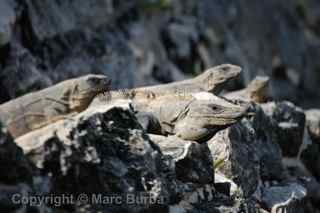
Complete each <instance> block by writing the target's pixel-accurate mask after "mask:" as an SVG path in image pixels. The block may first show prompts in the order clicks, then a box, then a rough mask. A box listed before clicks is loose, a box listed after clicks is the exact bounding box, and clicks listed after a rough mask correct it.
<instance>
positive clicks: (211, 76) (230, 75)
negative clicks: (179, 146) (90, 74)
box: [92, 64, 241, 106]
mask: <svg viewBox="0 0 320 213" xmlns="http://www.w3.org/2000/svg"><path fill="white" fill-rule="evenodd" d="M240 72H241V68H240V67H238V66H235V65H231V64H222V65H220V66H216V67H213V68H210V69H208V70H206V71H204V72H203V73H202V74H200V75H198V76H197V77H195V78H192V79H187V80H183V81H177V82H172V83H168V84H161V85H155V86H146V87H138V88H133V89H119V90H114V91H110V92H109V93H107V96H105V97H103V96H99V99H98V98H97V99H95V100H94V102H93V104H92V105H93V106H94V105H100V104H105V103H106V102H107V101H112V100H117V99H132V100H133V99H144V98H149V99H153V98H156V97H159V96H162V95H164V96H166V95H172V96H175V97H177V98H179V96H184V95H186V94H190V93H195V92H201V91H204V92H211V93H213V94H218V93H220V92H221V90H222V89H223V88H224V87H225V85H226V84H227V83H228V82H229V81H230V80H232V79H234V78H236V77H237V76H239V74H240ZM103 99H104V100H103Z"/></svg>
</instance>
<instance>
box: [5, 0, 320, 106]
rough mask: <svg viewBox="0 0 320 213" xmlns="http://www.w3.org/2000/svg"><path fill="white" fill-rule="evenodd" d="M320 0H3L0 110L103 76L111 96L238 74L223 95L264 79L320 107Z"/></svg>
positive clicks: (279, 94) (278, 93) (280, 95)
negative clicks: (73, 81)
mask: <svg viewBox="0 0 320 213" xmlns="http://www.w3.org/2000/svg"><path fill="white" fill-rule="evenodd" d="M319 47H320V2H319V1H318V0H291V1H285V0H268V1H257V0H255V1H254V0H244V1H236V0H229V1H224V0H198V1H194V0H130V1H118V0H64V1H61V0H2V1H1V2H0V88H1V90H0V103H3V102H5V101H8V100H10V99H12V98H15V97H17V96H20V95H22V94H25V93H27V92H30V91H34V90H38V89H41V88H44V87H47V86H49V85H52V84H55V83H56V82H59V81H61V80H64V79H67V78H70V77H75V76H80V75H83V74H86V73H103V74H106V75H108V76H110V77H111V78H112V79H113V87H114V88H123V87H135V86H141V85H149V84H158V83H166V82H170V81H175V80H181V79H184V78H188V77H192V76H194V75H197V74H198V73H200V72H202V71H203V70H204V69H206V68H208V67H211V66H214V65H218V64H221V63H233V64H237V65H241V66H242V67H243V73H242V76H241V79H239V80H238V82H235V83H234V84H233V85H230V87H229V89H230V90H232V89H239V88H242V87H244V86H245V85H246V84H247V83H248V82H249V81H250V80H251V79H252V78H254V77H255V76H256V75H258V74H259V75H268V76H271V93H272V96H273V98H274V99H275V100H283V99H286V100H291V101H293V102H294V103H296V104H299V105H301V106H302V107H304V108H311V107H319V106H320V104H319V103H320V99H319V96H320V95H319V91H320V90H319V88H320V60H319V58H320V48H319Z"/></svg>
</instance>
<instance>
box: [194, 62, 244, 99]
mask: <svg viewBox="0 0 320 213" xmlns="http://www.w3.org/2000/svg"><path fill="white" fill-rule="evenodd" d="M240 72H241V67H239V66H236V65H231V64H222V65H220V66H216V67H213V68H210V69H208V70H206V71H205V72H204V73H202V74H201V75H199V76H198V77H196V79H197V80H198V81H199V82H202V86H203V87H205V88H204V90H205V91H208V92H212V93H214V94H218V93H220V92H221V90H222V89H223V87H224V86H225V85H226V84H227V83H228V82H229V81H230V80H231V79H234V78H235V77H237V76H239V74H240ZM203 82H204V83H203Z"/></svg>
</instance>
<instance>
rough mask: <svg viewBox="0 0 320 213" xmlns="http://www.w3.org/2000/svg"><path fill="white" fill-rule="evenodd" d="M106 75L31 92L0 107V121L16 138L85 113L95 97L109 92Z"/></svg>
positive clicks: (69, 81) (70, 80)
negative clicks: (82, 112)
mask: <svg viewBox="0 0 320 213" xmlns="http://www.w3.org/2000/svg"><path fill="white" fill-rule="evenodd" d="M110 82H111V81H110V79H109V78H108V77H106V76H104V75H93V74H90V75H86V76H83V77H79V78H74V79H69V80H66V81H63V82H61V83H58V84H56V85H54V86H52V87H48V88H46V89H43V90H40V91H37V92H32V93H29V94H26V95H24V96H21V97H19V98H16V99H14V100H11V101H9V102H6V103H4V104H2V105H0V121H1V122H2V123H4V124H5V125H7V127H8V130H9V132H10V133H11V134H12V136H13V137H15V138H16V137H18V136H21V135H23V134H25V133H27V132H30V131H32V130H34V129H37V128H40V127H43V126H45V125H48V124H50V123H53V122H55V121H57V120H59V119H62V118H66V116H67V115H70V114H73V113H78V112H81V111H83V110H85V109H86V108H87V107H88V106H89V104H90V103H91V101H92V100H93V98H94V97H95V96H96V95H98V94H100V93H103V92H105V91H107V90H108V89H109V86H110Z"/></svg>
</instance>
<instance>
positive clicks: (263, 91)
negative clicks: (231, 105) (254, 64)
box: [224, 76, 270, 103]
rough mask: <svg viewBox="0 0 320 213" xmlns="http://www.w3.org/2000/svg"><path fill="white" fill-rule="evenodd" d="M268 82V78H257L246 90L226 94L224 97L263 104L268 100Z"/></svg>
mask: <svg viewBox="0 0 320 213" xmlns="http://www.w3.org/2000/svg"><path fill="white" fill-rule="evenodd" d="M269 81H270V79H269V77H266V76H264V77H263V76H257V77H256V78H255V79H253V80H252V81H251V82H250V83H249V85H248V86H247V87H246V88H244V89H242V90H239V91H234V92H229V93H226V94H225V95H224V97H226V98H228V99H237V100H242V101H247V102H250V101H253V102H256V103H264V102H266V101H267V99H268V85H269Z"/></svg>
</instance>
